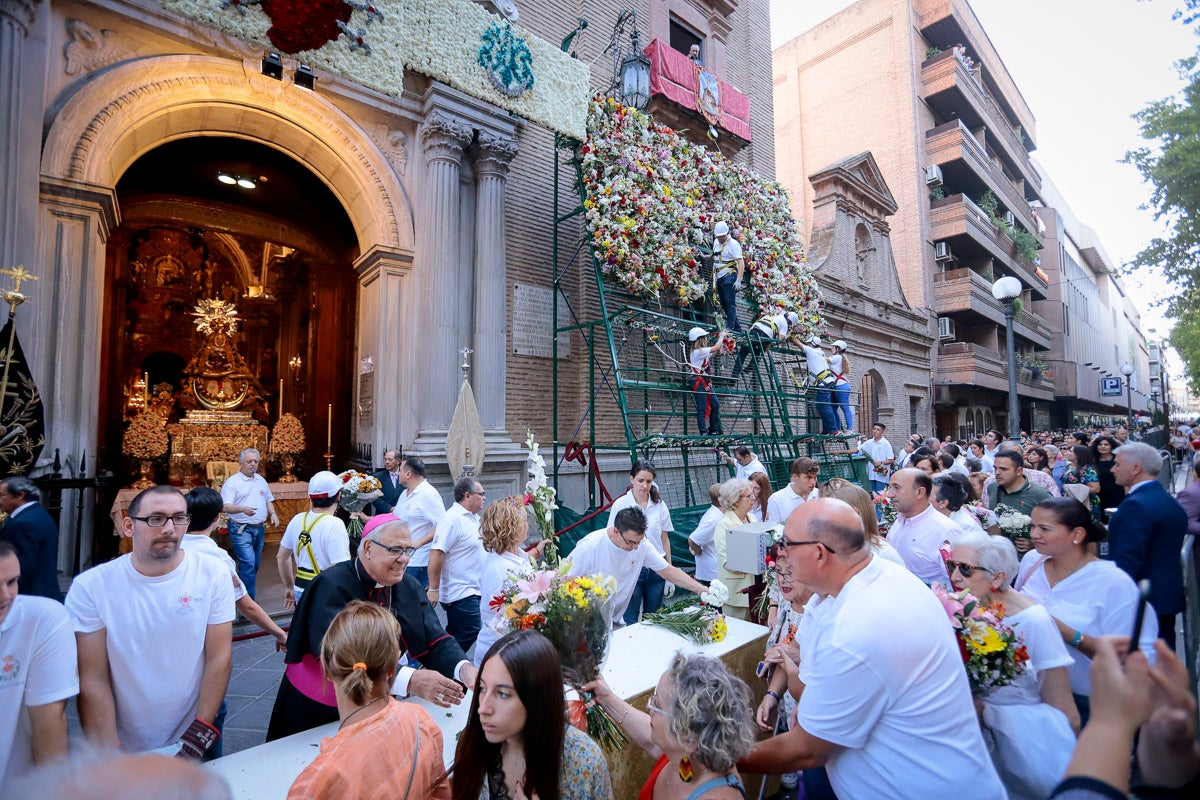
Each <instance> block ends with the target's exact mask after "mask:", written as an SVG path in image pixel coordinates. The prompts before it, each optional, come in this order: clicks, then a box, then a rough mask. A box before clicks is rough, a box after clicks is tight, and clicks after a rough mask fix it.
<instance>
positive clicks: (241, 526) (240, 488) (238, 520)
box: [221, 447, 279, 597]
mask: <svg viewBox="0 0 1200 800" xmlns="http://www.w3.org/2000/svg"><path fill="white" fill-rule="evenodd" d="M258 463H259V455H258V451H257V450H255V449H254V448H253V447H247V448H246V449H245V450H243V451H242V452H240V453H238V471H237V472H235V473H233V474H232V475H230V476H229V477H228V478H226V479H225V482H224V483H223V484H221V499H222V500H224V501H225V509H224V511H225V513H226V514H228V515H229V544H230V546H231V547H232V548H233V557H234V558H235V559H236V560H237V565H238V577H239V578H241V579H242V583H244V584H245V585H246V593H247V594H249V595H250V597H254V591H255V588H256V587H257V586H258V568H259V566H260V565H261V564H262V551H263V542H264V541H265V538H264V537H265V535H266V528H265V527H264V523H266V522H267V521H268V520H269V521H270V523H271V527H273V528H278V527H279V515H278V514H276V513H275V495H273V494H271V487H270V486H268V485H267V481H266V479H265V478H263V476H262V475H259V474H258Z"/></svg>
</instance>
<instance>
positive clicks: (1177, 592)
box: [1108, 442, 1188, 650]
mask: <svg viewBox="0 0 1200 800" xmlns="http://www.w3.org/2000/svg"><path fill="white" fill-rule="evenodd" d="M1115 452H1116V460H1115V461H1114V462H1113V468H1112V474H1113V477H1114V478H1115V479H1116V481H1117V484H1118V485H1120V486H1123V487H1125V499H1124V500H1123V501H1122V502H1121V505H1119V506H1117V511H1116V513H1115V514H1113V517H1112V519H1111V520H1110V521H1109V523H1108V541H1109V558H1111V559H1112V560H1113V561H1115V562H1116V564H1117V566H1119V567H1120V568H1121V569H1123V570H1125V571H1126V572H1128V573H1129V575H1130V577H1132V578H1133V579H1134V580H1135V581H1140V580H1142V579H1143V578H1149V579H1150V585H1151V590H1150V604H1151V605H1153V606H1154V611H1155V613H1156V614H1158V631H1159V636H1160V637H1161V638H1162V640H1163V641H1164V642H1166V644H1167V646H1168V647H1170V648H1171V649H1172V650H1174V649H1175V615H1176V614H1178V613H1179V612H1181V611H1183V570H1182V568H1181V567H1180V564H1179V553H1180V551H1181V550H1182V548H1183V537H1184V534H1186V533H1187V527H1188V519H1187V512H1186V511H1184V510H1183V506H1181V505H1179V502H1178V501H1177V500H1176V499H1175V498H1174V497H1172V496H1171V495H1170V494H1169V493H1168V492H1167V490H1166V489H1164V488H1163V486H1162V484H1161V483H1159V482H1158V472H1159V470H1160V469H1162V456H1160V455H1159V454H1158V451H1157V450H1155V449H1154V448H1153V447H1151V446H1150V445H1148V444H1143V443H1142V442H1130V443H1129V444H1125V445H1122V446H1121V447H1118V448H1117V449H1116V451H1115Z"/></svg>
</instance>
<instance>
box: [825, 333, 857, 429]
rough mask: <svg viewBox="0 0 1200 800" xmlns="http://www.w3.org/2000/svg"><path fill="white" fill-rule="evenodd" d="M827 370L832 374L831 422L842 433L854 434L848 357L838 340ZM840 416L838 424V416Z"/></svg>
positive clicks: (834, 345) (843, 346)
mask: <svg viewBox="0 0 1200 800" xmlns="http://www.w3.org/2000/svg"><path fill="white" fill-rule="evenodd" d="M829 369H830V371H831V372H833V380H834V381H835V383H834V384H833V420H834V426H835V427H838V426H839V424H840V428H841V431H842V433H853V432H854V412H853V411H852V410H851V408H850V357H849V356H847V355H846V343H845V342H843V341H842V340H841V339H838V340H837V341H836V342H834V343H833V355H831V356H830V357H829ZM839 413H840V414H841V421H840V423H839V420H838V414H839Z"/></svg>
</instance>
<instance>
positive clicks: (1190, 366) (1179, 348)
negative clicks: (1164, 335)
mask: <svg viewBox="0 0 1200 800" xmlns="http://www.w3.org/2000/svg"><path fill="white" fill-rule="evenodd" d="M1194 308H1196V307H1195V306H1194ZM1171 347H1174V348H1175V350H1176V352H1178V353H1179V357H1180V358H1182V359H1183V364H1184V369H1185V370H1186V371H1187V381H1188V386H1190V387H1191V389H1192V391H1193V392H1194V393H1200V308H1196V310H1193V311H1191V312H1188V313H1186V314H1185V315H1184V316H1182V317H1180V318H1178V319H1177V320H1176V321H1175V327H1174V328H1172V329H1171Z"/></svg>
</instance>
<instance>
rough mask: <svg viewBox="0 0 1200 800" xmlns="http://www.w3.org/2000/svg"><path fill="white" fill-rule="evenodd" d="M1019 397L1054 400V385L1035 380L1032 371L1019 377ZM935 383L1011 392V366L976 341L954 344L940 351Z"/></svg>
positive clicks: (1022, 371)
mask: <svg viewBox="0 0 1200 800" xmlns="http://www.w3.org/2000/svg"><path fill="white" fill-rule="evenodd" d="M1018 377H1019V378H1021V377H1023V379H1020V380H1018V381H1017V394H1018V395H1019V396H1021V397H1025V398H1030V399H1033V400H1053V399H1054V382H1053V381H1051V380H1049V379H1047V378H1045V377H1043V378H1042V379H1041V380H1039V381H1036V382H1034V381H1032V379H1030V378H1029V377H1028V372H1026V371H1025V370H1021V373H1019V375H1018ZM934 383H935V384H937V385H939V386H946V385H967V386H978V387H979V388H981V389H992V390H994V391H997V392H1007V391H1008V364H1007V359H1006V358H1005V357H1004V355H1003V354H1001V353H998V352H996V351H995V350H992V349H990V348H987V347H984V346H983V345H978V344H975V343H974V342H951V343H949V344H943V345H942V346H941V347H940V348H938V358H937V371H936V372H935V373H934Z"/></svg>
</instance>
